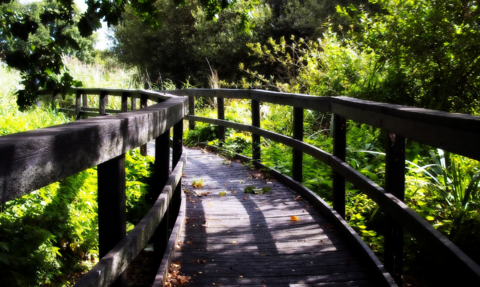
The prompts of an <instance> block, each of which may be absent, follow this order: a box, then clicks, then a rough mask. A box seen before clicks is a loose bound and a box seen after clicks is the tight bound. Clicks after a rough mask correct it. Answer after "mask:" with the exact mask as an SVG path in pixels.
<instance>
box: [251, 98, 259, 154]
mask: <svg viewBox="0 0 480 287" xmlns="http://www.w3.org/2000/svg"><path fill="white" fill-rule="evenodd" d="M252 126H254V127H260V102H259V101H256V100H252ZM252 145H253V146H252V158H253V160H256V161H260V136H259V135H256V134H252Z"/></svg>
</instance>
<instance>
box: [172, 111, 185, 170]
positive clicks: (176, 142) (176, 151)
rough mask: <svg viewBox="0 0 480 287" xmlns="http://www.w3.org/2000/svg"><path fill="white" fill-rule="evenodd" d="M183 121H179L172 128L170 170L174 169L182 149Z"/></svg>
mask: <svg viewBox="0 0 480 287" xmlns="http://www.w3.org/2000/svg"><path fill="white" fill-rule="evenodd" d="M182 144H183V120H180V121H179V122H178V123H176V124H175V125H174V126H173V148H172V150H173V151H172V170H174V169H175V166H176V165H177V163H178V161H179V160H180V157H181V156H182V148H183V145H182Z"/></svg>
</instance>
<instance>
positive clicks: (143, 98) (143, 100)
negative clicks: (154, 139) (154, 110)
mask: <svg viewBox="0 0 480 287" xmlns="http://www.w3.org/2000/svg"><path fill="white" fill-rule="evenodd" d="M147 100H148V98H147V96H146V95H144V94H142V95H141V97H140V108H141V109H144V108H146V107H147ZM140 154H141V155H143V156H146V155H147V154H148V151H147V144H144V145H141V146H140Z"/></svg>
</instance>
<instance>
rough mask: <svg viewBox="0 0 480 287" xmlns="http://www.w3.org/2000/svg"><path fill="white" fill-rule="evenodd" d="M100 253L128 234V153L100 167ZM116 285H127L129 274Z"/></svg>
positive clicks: (107, 250) (116, 282)
mask: <svg viewBox="0 0 480 287" xmlns="http://www.w3.org/2000/svg"><path fill="white" fill-rule="evenodd" d="M97 172H98V237H99V256H100V258H102V257H103V256H105V255H106V254H107V253H108V252H109V251H110V250H111V249H112V248H113V247H115V245H117V243H118V242H120V241H121V240H122V239H123V238H124V237H125V236H126V210H125V154H122V155H120V156H118V157H115V158H112V159H110V160H108V161H106V162H104V163H101V164H99V165H98V167H97ZM112 286H126V281H125V274H124V273H123V274H122V275H120V277H118V279H117V280H116V281H115V283H114V284H113V285H112Z"/></svg>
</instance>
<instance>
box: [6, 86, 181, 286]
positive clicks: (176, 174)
mask: <svg viewBox="0 0 480 287" xmlns="http://www.w3.org/2000/svg"><path fill="white" fill-rule="evenodd" d="M75 91H76V99H77V101H76V109H75V110H72V111H73V112H74V113H75V115H76V117H77V118H78V117H79V116H81V115H87V116H92V115H99V117H94V118H91V119H85V120H81V121H76V122H72V123H67V124H63V125H59V126H53V127H48V128H44V129H39V130H34V131H28V132H22V133H17V134H11V135H6V136H2V137H0V154H1V157H0V203H4V202H6V201H9V200H12V199H15V198H18V197H20V196H22V195H24V194H27V193H30V192H32V191H34V190H37V189H39V188H41V187H44V186H46V185H48V184H51V183H54V182H56V181H59V180H62V179H64V178H66V177H68V176H70V175H73V174H75V173H78V172H80V171H82V170H85V169H87V168H90V167H94V166H97V171H98V221H99V253H100V254H99V256H100V258H101V259H100V261H99V262H98V264H96V265H95V267H94V268H93V269H92V270H91V271H90V272H88V274H86V275H85V276H84V277H83V278H82V279H81V280H80V281H79V282H77V284H76V285H75V286H110V285H111V284H112V283H114V282H117V284H119V285H116V286H124V285H125V276H124V275H123V274H124V271H125V270H126V268H127V266H128V264H129V263H130V262H131V261H132V260H133V259H134V258H135V256H136V255H137V254H138V253H139V252H140V251H141V250H142V249H143V248H144V247H145V245H146V243H147V242H148V241H149V240H150V238H152V236H153V243H154V251H155V252H156V253H157V254H156V257H157V258H162V256H161V254H162V253H163V252H164V250H165V248H166V245H167V243H168V237H167V235H168V230H169V224H171V220H169V216H175V214H176V213H177V212H178V209H179V207H180V198H181V177H182V170H183V167H184V164H185V160H186V158H185V156H182V137H183V117H184V115H185V114H186V112H187V98H183V97H177V96H174V95H169V94H166V93H156V92H152V91H134V90H109V89H75ZM43 93H51V92H43ZM86 94H96V95H98V96H99V102H100V106H99V108H98V113H94V114H92V113H91V110H92V108H90V110H85V109H84V108H83V109H82V105H81V99H82V98H85V97H84V96H82V95H86ZM109 95H110V96H121V103H122V109H121V110H120V111H115V112H119V113H118V114H117V115H111V116H101V115H105V114H106V112H107V110H106V109H105V103H106V99H107V97H108V96H109ZM53 98H54V99H55V95H54V97H53ZM128 98H131V99H135V98H140V99H141V104H142V109H141V110H136V111H131V112H127V102H128ZM147 99H150V100H153V101H155V102H160V103H158V104H156V105H152V106H150V107H147V106H146V103H147ZM133 107H134V106H133ZM120 112H121V113H120ZM172 127H173V152H172V169H173V171H172V172H171V173H170V147H169V140H170V129H171V128H172ZM151 140H155V143H156V149H155V164H154V169H155V174H156V177H155V179H154V184H153V189H152V191H151V194H149V196H150V197H151V198H153V199H154V204H153V207H152V208H151V209H150V211H149V212H148V213H147V214H146V215H145V217H144V218H143V219H142V220H141V221H140V223H139V224H137V225H136V226H135V228H134V229H133V230H132V231H130V232H129V233H128V235H126V230H125V229H126V221H125V213H126V209H125V153H126V152H128V151H129V150H131V149H134V148H136V147H139V146H144V145H145V144H147V143H148V142H149V141H151ZM155 199H156V200H155ZM169 221H170V223H169ZM170 228H171V226H170Z"/></svg>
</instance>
